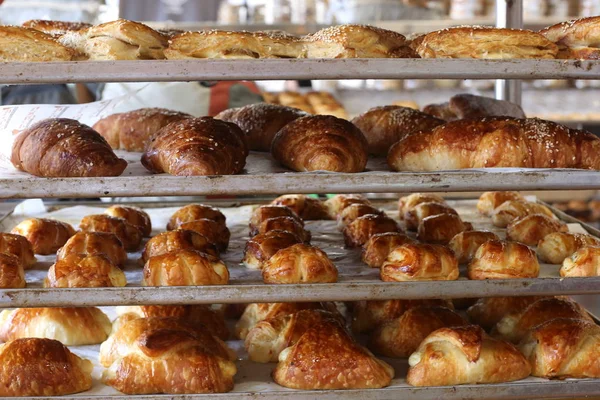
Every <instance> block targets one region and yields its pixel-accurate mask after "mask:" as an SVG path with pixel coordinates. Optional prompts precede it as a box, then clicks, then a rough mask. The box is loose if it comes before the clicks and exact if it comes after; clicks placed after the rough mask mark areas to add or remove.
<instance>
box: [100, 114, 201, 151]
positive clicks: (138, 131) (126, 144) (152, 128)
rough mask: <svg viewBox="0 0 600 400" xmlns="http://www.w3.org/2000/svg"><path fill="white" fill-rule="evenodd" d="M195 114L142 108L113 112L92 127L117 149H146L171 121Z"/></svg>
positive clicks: (191, 116)
mask: <svg viewBox="0 0 600 400" xmlns="http://www.w3.org/2000/svg"><path fill="white" fill-rule="evenodd" d="M188 118H194V116H193V115H190V114H186V113H182V112H179V111H173V110H167V109H166V108H140V109H137V110H133V111H129V112H124V113H117V114H111V115H109V116H108V117H104V118H102V119H101V120H99V121H98V122H96V123H95V124H94V126H93V127H92V128H93V129H95V130H96V131H97V132H98V133H100V134H101V135H102V136H103V137H104V139H106V141H107V142H108V144H110V147H112V148H113V149H115V150H117V149H120V150H126V151H139V152H142V151H144V150H146V146H148V143H150V140H151V139H152V137H153V136H154V135H155V134H156V133H157V132H158V131H159V130H161V129H162V128H164V127H165V126H167V125H169V124H170V123H171V122H177V121H181V120H184V119H188Z"/></svg>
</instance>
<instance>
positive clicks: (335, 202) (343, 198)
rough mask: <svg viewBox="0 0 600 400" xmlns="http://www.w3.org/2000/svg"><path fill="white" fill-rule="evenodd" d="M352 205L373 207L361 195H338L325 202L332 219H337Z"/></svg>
mask: <svg viewBox="0 0 600 400" xmlns="http://www.w3.org/2000/svg"><path fill="white" fill-rule="evenodd" d="M352 204H365V205H369V206H370V205H371V203H370V202H369V200H368V199H367V198H366V197H365V196H363V195H361V194H337V195H335V196H333V197H331V198H330V199H328V200H326V201H325V206H326V207H327V209H328V210H329V215H330V216H331V218H332V219H335V218H337V217H338V216H339V215H340V214H341V213H342V211H344V209H345V208H346V207H348V206H350V205H352Z"/></svg>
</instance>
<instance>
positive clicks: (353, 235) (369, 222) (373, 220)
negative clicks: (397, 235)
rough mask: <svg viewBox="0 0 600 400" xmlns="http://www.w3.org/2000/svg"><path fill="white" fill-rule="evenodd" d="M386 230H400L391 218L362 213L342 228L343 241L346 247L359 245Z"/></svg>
mask: <svg viewBox="0 0 600 400" xmlns="http://www.w3.org/2000/svg"><path fill="white" fill-rule="evenodd" d="M386 232H401V229H400V227H399V226H398V224H397V223H396V221H394V220H393V219H391V218H389V217H386V216H383V215H373V214H368V215H363V216H362V217H358V218H356V219H355V220H354V221H352V222H351V223H350V224H348V225H347V226H346V227H345V228H344V231H343V233H344V243H345V244H346V247H350V248H352V247H360V246H362V245H364V244H365V243H366V242H367V241H368V240H369V239H370V238H371V237H372V236H373V235H376V234H378V233H386Z"/></svg>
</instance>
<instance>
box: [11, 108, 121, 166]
mask: <svg viewBox="0 0 600 400" xmlns="http://www.w3.org/2000/svg"><path fill="white" fill-rule="evenodd" d="M10 161H11V162H12V164H13V165H14V166H15V168H17V169H18V170H20V171H24V172H27V173H30V174H32V175H35V176H42V177H52V178H54V177H87V176H118V175H121V174H122V173H123V171H124V170H125V167H126V166H127V162H126V161H125V160H123V159H121V158H118V157H117V156H116V155H115V153H113V151H112V149H111V148H110V146H109V145H108V143H107V142H106V141H105V140H104V138H102V136H100V135H99V134H98V132H96V131H94V130H93V129H92V128H90V127H89V126H87V125H83V124H80V123H79V122H77V121H75V120H72V119H67V118H49V119H45V120H42V121H40V122H38V123H36V124H34V125H32V126H30V127H29V128H27V129H25V130H24V131H22V132H21V133H20V134H19V135H18V136H17V137H16V138H15V141H14V143H13V146H12V154H11V158H10Z"/></svg>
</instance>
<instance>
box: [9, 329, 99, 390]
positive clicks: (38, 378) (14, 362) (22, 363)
mask: <svg viewBox="0 0 600 400" xmlns="http://www.w3.org/2000/svg"><path fill="white" fill-rule="evenodd" d="M92 369H93V365H92V363H91V362H90V361H88V360H85V359H81V358H79V357H78V356H76V355H75V354H73V353H71V352H70V351H69V349H68V348H67V347H66V346H64V345H63V344H62V343H60V342H59V341H56V340H51V339H39V338H27V339H17V340H12V341H10V342H7V343H4V344H3V345H0V383H1V384H0V396H3V397H8V396H10V397H14V396H43V397H45V396H63V395H68V394H73V393H78V392H83V391H86V390H88V389H91V387H92Z"/></svg>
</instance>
